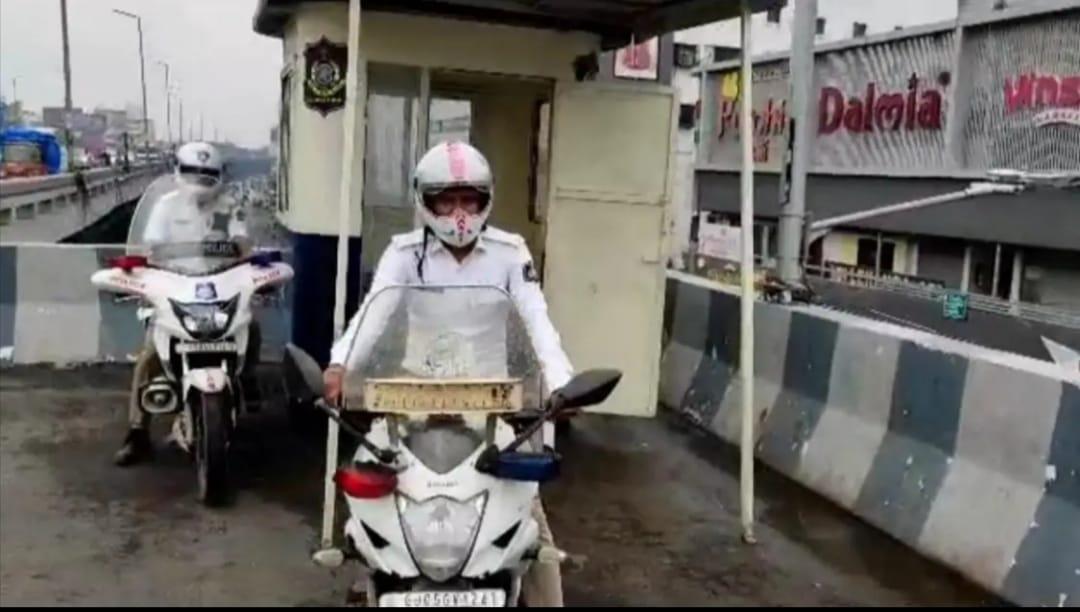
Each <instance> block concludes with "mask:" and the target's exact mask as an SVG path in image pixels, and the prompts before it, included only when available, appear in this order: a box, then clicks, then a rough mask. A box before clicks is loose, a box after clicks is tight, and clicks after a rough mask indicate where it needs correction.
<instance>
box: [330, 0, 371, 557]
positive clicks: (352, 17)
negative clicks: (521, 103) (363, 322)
mask: <svg viewBox="0 0 1080 612" xmlns="http://www.w3.org/2000/svg"><path fill="white" fill-rule="evenodd" d="M346 44H347V45H348V60H347V61H348V66H347V68H346V70H345V108H344V112H345V116H344V117H343V119H344V121H342V125H343V127H342V141H341V144H342V151H341V191H340V193H339V196H338V244H337V274H336V277H335V279H334V339H335V340H336V339H338V338H340V337H341V334H342V331H343V330H344V329H345V288H346V287H347V286H348V277H349V234H350V226H349V224H350V221H349V213H350V212H351V210H350V209H351V208H352V201H351V195H352V191H353V181H359V182H360V187H361V189H362V188H363V180H364V177H363V164H361V167H360V172H359V175H356V174H354V173H353V170H354V169H355V168H356V164H355V163H354V160H355V157H354V156H355V154H356V151H357V148H358V147H359V153H360V156H359V157H360V159H363V156H364V149H363V147H364V142H363V139H362V138H361V139H359V140H360V142H359V143H358V142H356V141H357V138H356V137H355V136H356V134H355V130H356V121H357V113H358V110H359V109H360V108H361V107H362V106H361V100H362V99H366V95H363V92H362V91H359V90H358V86H359V85H360V79H359V74H360V66H359V64H360V0H349V38H348V40H347V41H346ZM366 80H367V79H365V82H366ZM361 222H362V219H361ZM337 456H338V424H337V422H336V421H334V420H333V419H331V420H330V421H329V422H328V423H327V426H326V474H325V482H324V485H323V523H322V547H323V548H330V547H331V546H333V544H334V505H335V504H336V503H337V498H336V490H335V486H334V471H335V470H336V469H337Z"/></svg>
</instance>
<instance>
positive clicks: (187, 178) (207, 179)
mask: <svg viewBox="0 0 1080 612" xmlns="http://www.w3.org/2000/svg"><path fill="white" fill-rule="evenodd" d="M224 170H225V163H224V161H223V160H222V159H221V153H219V152H218V150H217V147H215V146H214V145H212V144H210V143H206V142H189V143H187V144H185V145H183V146H182V147H180V148H179V149H177V151H176V179H177V181H178V182H179V183H180V184H182V185H184V186H186V187H188V188H190V189H192V190H194V191H196V193H197V194H198V195H211V194H212V193H215V192H217V191H218V190H219V189H221V186H222V184H223V180H224V176H223V175H224Z"/></svg>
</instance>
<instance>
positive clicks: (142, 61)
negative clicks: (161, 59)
mask: <svg viewBox="0 0 1080 612" xmlns="http://www.w3.org/2000/svg"><path fill="white" fill-rule="evenodd" d="M135 25H136V26H137V27H138V28H139V79H140V80H141V81H142V127H143V143H144V145H145V146H146V148H148V149H149V148H150V119H148V118H147V115H146V113H147V108H146V57H145V56H144V55H143V35H142V17H136V18H135Z"/></svg>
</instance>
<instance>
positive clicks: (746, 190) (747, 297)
mask: <svg viewBox="0 0 1080 612" xmlns="http://www.w3.org/2000/svg"><path fill="white" fill-rule="evenodd" d="M750 16H751V13H750V4H749V2H748V1H747V0H742V19H741V20H740V22H741V23H740V25H741V29H742V56H741V57H742V59H741V62H742V70H741V72H742V84H741V85H742V86H741V87H740V88H739V89H740V91H739V96H740V97H741V100H742V118H741V120H740V121H739V125H740V130H739V131H740V134H741V138H742V140H741V142H742V173H741V176H740V178H741V179H742V195H741V197H742V206H741V210H742V215H741V219H740V222H741V224H742V245H741V246H742V258H741V263H740V266H739V268H740V277H741V280H742V283H741V284H742V295H741V296H740V297H739V313H740V315H739V348H740V356H739V371H740V373H741V375H742V435H741V438H740V443H739V451H740V452H739V501H740V503H739V508H740V510H741V512H740V514H741V517H742V528H743V540H744V541H746V542H748V543H753V542H754V149H753V147H754V121H753V117H752V114H751V103H752V100H753V91H752V87H753V84H752V81H753V79H752V78H751V71H750V69H751V60H750V57H751V47H750Z"/></svg>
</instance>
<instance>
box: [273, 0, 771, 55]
mask: <svg viewBox="0 0 1080 612" xmlns="http://www.w3.org/2000/svg"><path fill="white" fill-rule="evenodd" d="M307 1H322V0H259V3H258V6H257V7H256V9H255V18H254V24H253V25H254V28H255V31H256V32H258V33H260V34H265V35H268V36H277V37H280V36H281V35H282V31H283V29H284V27H285V23H286V22H287V21H288V19H289V15H290V14H291V13H292V12H293V11H294V10H295V9H296V7H297V6H298V5H300V4H302V3H303V2H307ZM339 1H341V2H342V3H344V2H345V0H339ZM749 2H750V9H751V10H752V11H753V12H755V13H758V12H762V11H766V10H769V9H772V8H778V7H781V6H783V5H785V4H786V3H787V0H749ZM741 5H742V2H741V0H361V7H362V10H365V11H385V12H394V13H409V14H414V15H427V16H433V17H446V18H455V19H468V20H473V21H484V22H488V23H499V24H505V25H517V26H528V27H538V28H544V29H552V30H576V31H584V32H590V33H593V34H597V35H599V36H600V37H601V41H602V46H603V48H604V49H605V50H608V49H614V48H618V47H621V46H623V45H625V44H627V43H628V42H629V41H630V40H631V37H634V38H636V39H637V40H643V39H645V38H649V37H652V36H655V35H658V34H663V33H666V32H671V31H674V30H681V29H684V28H690V27H694V26H697V25H701V24H705V23H711V22H714V21H720V20H723V19H730V18H732V17H738V16H739V14H740V10H741Z"/></svg>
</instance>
